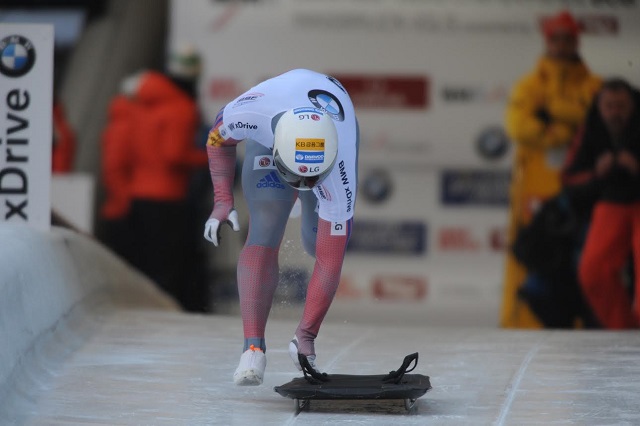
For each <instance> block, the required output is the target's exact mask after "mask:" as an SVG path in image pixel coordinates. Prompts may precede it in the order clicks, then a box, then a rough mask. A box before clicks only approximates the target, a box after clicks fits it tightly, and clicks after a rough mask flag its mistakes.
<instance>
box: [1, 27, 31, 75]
mask: <svg viewBox="0 0 640 426" xmlns="http://www.w3.org/2000/svg"><path fill="white" fill-rule="evenodd" d="M35 61H36V51H35V49H34V48H33V44H32V43H31V42H30V41H29V40H28V39H26V38H24V37H22V36H19V35H11V36H8V37H5V38H3V39H2V40H1V41H0V73H2V74H4V75H6V76H7V77H22V76H23V75H25V74H26V73H28V72H29V71H30V70H31V68H32V67H33V64H34V63H35Z"/></svg>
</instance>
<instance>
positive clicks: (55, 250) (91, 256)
mask: <svg viewBox="0 0 640 426" xmlns="http://www.w3.org/2000/svg"><path fill="white" fill-rule="evenodd" d="M126 306H136V307H140V308H148V309H177V305H176V304H175V303H174V302H173V301H172V300H170V299H169V298H168V297H166V296H164V295H163V294H161V293H160V292H159V291H158V290H156V288H155V287H154V285H153V284H152V283H151V282H150V281H148V280H147V279H146V278H145V277H144V276H142V275H141V274H139V273H137V272H136V271H134V270H133V269H131V268H130V267H129V266H128V265H127V264H125V263H124V262H122V261H121V260H120V259H119V258H117V257H116V256H114V255H113V254H111V252H109V251H108V250H107V249H105V248H104V247H102V246H101V245H100V244H98V243H96V242H95V241H93V240H92V239H90V238H88V237H85V236H83V235H81V234H77V233H75V232H72V231H68V230H65V229H62V228H52V230H51V232H43V231H38V230H35V229H33V228H31V227H28V226H27V225H23V224H9V223H0V342H1V344H0V411H2V408H3V407H2V404H3V403H7V401H8V400H9V397H10V396H12V397H13V396H15V395H12V390H13V388H12V387H13V386H14V385H15V383H14V380H13V378H14V376H15V375H19V374H21V372H23V371H24V370H29V369H32V368H38V366H34V365H32V362H31V361H32V360H33V358H34V351H35V348H36V347H37V346H38V345H39V343H40V342H42V341H43V340H46V338H47V336H49V335H51V333H52V331H53V330H55V329H56V328H58V327H60V326H61V324H62V323H63V322H64V321H65V320H67V319H68V318H70V317H74V316H75V317H76V319H77V317H78V316H80V318H79V322H80V324H83V323H86V321H85V320H86V318H83V317H82V315H83V312H92V311H95V310H102V311H103V312H106V313H108V312H109V310H113V308H115V307H120V308H122V307H126ZM80 329H82V327H80ZM74 337H75V340H78V339H80V340H82V339H85V338H87V336H83V335H82V334H81V333H80V334H78V335H76V336H74ZM73 341H74V339H69V340H68V341H67V342H66V343H65V344H66V345H69V344H71V343H72V342H73Z"/></svg>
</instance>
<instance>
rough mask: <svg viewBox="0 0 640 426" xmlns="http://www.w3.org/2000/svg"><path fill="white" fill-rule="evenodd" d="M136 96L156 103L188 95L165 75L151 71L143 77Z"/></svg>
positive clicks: (147, 101) (143, 100)
mask: <svg viewBox="0 0 640 426" xmlns="http://www.w3.org/2000/svg"><path fill="white" fill-rule="evenodd" d="M135 97H136V98H137V99H138V100H139V101H141V102H143V103H148V104H154V103H159V102H170V101H176V100H180V99H185V98H187V95H186V94H185V93H183V92H182V91H181V90H180V89H179V88H178V87H177V86H176V85H175V84H174V83H173V82H172V81H171V79H169V78H168V77H166V76H165V75H163V74H161V73H159V72H155V71H149V72H147V73H145V74H144V75H143V76H142V77H141V79H140V83H139V85H138V88H137V90H136V92H135Z"/></svg>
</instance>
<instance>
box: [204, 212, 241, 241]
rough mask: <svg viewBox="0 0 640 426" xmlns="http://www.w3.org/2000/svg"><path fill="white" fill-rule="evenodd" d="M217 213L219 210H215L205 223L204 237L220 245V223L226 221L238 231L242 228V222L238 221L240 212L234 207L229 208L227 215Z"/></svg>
mask: <svg viewBox="0 0 640 426" xmlns="http://www.w3.org/2000/svg"><path fill="white" fill-rule="evenodd" d="M216 213H217V212H216V211H215V210H214V212H213V213H211V217H210V218H209V220H207V222H206V223H205V224H204V237H205V238H206V239H207V240H209V241H211V242H212V243H213V245H214V246H216V247H218V244H219V243H220V228H221V226H220V225H221V224H225V223H226V224H228V225H229V226H230V227H231V229H233V230H234V231H236V232H237V231H239V230H240V223H239V221H238V212H237V211H236V209H234V208H232V209H231V210H229V212H228V214H226V215H224V214H223V215H220V214H216ZM215 216H218V217H215Z"/></svg>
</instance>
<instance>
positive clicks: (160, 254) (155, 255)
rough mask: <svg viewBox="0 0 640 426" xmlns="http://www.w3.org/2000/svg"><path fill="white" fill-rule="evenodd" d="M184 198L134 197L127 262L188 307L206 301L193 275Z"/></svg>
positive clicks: (199, 308)
mask: <svg viewBox="0 0 640 426" xmlns="http://www.w3.org/2000/svg"><path fill="white" fill-rule="evenodd" d="M189 220H191V218H190V213H189V209H188V205H187V203H186V202H172V201H156V200H146V199H136V200H134V201H133V202H132V205H131V215H130V229H131V237H132V241H133V242H132V248H133V250H132V254H131V263H132V264H133V265H134V266H135V267H136V268H138V269H139V270H140V271H142V272H143V273H144V274H146V275H147V276H148V277H149V278H151V279H152V280H153V281H154V282H155V283H156V284H157V285H158V286H159V287H160V288H161V289H162V290H163V291H165V292H166V293H167V294H169V295H171V296H172V297H174V298H175V299H176V300H177V301H178V303H179V304H180V305H181V306H182V307H183V308H184V309H185V310H189V311H202V310H204V309H203V307H204V306H207V305H208V302H209V301H208V290H207V287H206V285H205V283H203V282H202V280H201V279H196V277H195V275H196V274H195V271H194V266H193V265H191V263H190V260H191V257H192V256H191V253H192V252H193V251H194V249H195V248H194V247H193V239H192V238H191V237H190V230H191V229H192V227H191V226H190V225H191V224H190V222H189Z"/></svg>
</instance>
